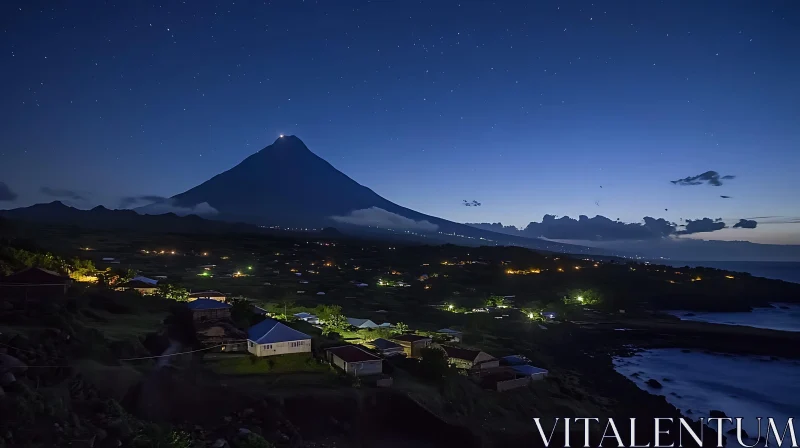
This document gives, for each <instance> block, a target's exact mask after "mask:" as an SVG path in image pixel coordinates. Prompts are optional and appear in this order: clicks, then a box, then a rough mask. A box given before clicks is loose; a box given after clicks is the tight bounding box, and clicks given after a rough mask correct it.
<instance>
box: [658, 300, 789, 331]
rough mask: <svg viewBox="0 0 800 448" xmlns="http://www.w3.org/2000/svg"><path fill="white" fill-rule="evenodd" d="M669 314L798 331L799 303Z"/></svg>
mask: <svg viewBox="0 0 800 448" xmlns="http://www.w3.org/2000/svg"><path fill="white" fill-rule="evenodd" d="M670 314H672V315H673V316H675V317H678V318H680V319H681V320H693V321H699V322H709V323H712V324H727V325H744V326H747V327H755V328H767V329H770V330H781V331H800V305H797V304H788V303H787V304H783V303H775V304H773V306H771V307H764V308H754V309H753V311H750V312H739V313H705V312H697V311H670Z"/></svg>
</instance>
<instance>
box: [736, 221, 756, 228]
mask: <svg viewBox="0 0 800 448" xmlns="http://www.w3.org/2000/svg"><path fill="white" fill-rule="evenodd" d="M757 225H758V222H756V221H755V220H752V219H740V220H739V222H737V223H736V224H734V225H733V228H734V229H755V228H756V226H757Z"/></svg>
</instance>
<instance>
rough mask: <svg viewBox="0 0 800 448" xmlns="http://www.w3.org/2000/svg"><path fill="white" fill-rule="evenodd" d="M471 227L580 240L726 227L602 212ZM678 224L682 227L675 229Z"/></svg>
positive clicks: (750, 223)
mask: <svg viewBox="0 0 800 448" xmlns="http://www.w3.org/2000/svg"><path fill="white" fill-rule="evenodd" d="M467 225H470V226H473V227H477V228H481V229H486V230H492V231H494V232H499V233H505V234H508V235H516V236H525V237H529V238H530V237H532V238H540V237H541V238H547V239H553V240H583V241H619V240H655V239H661V238H666V237H669V236H677V235H691V234H695V233H707V232H716V231H717V230H722V229H724V228H726V227H727V225H726V224H725V222H723V221H722V219H719V218H717V219H712V218H702V219H695V220H692V219H687V220H686V224H685V225H680V226H679V225H678V224H676V223H674V222H670V221H667V220H666V219H664V218H652V217H650V216H645V217H644V218H643V219H642V222H638V223H626V222H621V221H619V220H617V221H612V220H611V219H609V218H606V217H605V216H599V215H598V216H595V217H594V218H589V217H588V216H585V215H580V216H579V217H578V219H573V218H570V217H569V216H562V217H561V218H556V217H555V216H554V215H544V217H543V218H542V222H531V223H530V224H528V226H527V227H525V228H524V229H518V228H517V227H514V226H504V225H503V224H502V223H499V222H498V223H470V224H467ZM756 225H757V222H756V221H755V220H747V219H741V220H739V222H738V223H736V224H734V225H733V228H741V229H755V228H756ZM679 227H682V230H678V229H679Z"/></svg>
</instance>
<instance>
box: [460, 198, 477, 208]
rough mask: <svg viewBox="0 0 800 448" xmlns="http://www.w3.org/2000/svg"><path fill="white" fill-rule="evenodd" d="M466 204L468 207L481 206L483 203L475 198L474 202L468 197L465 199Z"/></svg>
mask: <svg viewBox="0 0 800 448" xmlns="http://www.w3.org/2000/svg"><path fill="white" fill-rule="evenodd" d="M464 205H465V206H466V207H480V206H481V203H480V202H478V201H475V200H473V201H472V202H470V201H467V200H466V199H464Z"/></svg>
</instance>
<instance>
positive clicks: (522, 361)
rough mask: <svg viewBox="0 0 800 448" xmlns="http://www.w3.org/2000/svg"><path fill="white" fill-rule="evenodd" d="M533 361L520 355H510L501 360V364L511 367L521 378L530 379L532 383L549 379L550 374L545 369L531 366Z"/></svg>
mask: <svg viewBox="0 0 800 448" xmlns="http://www.w3.org/2000/svg"><path fill="white" fill-rule="evenodd" d="M530 362H531V360H530V359H528V358H526V357H524V356H520V355H510V356H504V357H502V358H500V364H502V365H504V366H511V368H512V369H513V370H514V371H515V372H516V373H517V374H518V375H521V376H525V377H527V378H530V379H531V380H532V381H536V380H541V379H544V378H545V377H547V374H548V373H549V372H548V371H547V370H545V369H540V368H539V367H533V366H532V365H530Z"/></svg>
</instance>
